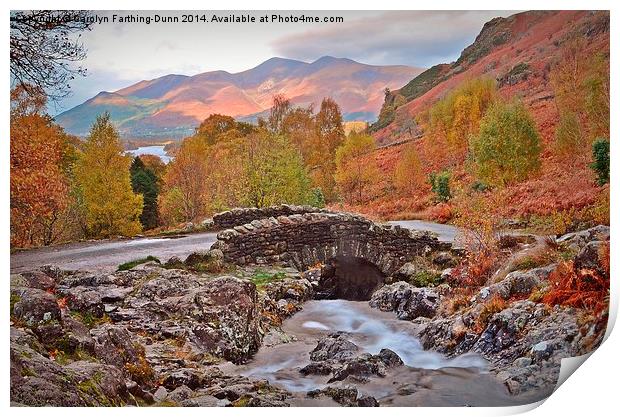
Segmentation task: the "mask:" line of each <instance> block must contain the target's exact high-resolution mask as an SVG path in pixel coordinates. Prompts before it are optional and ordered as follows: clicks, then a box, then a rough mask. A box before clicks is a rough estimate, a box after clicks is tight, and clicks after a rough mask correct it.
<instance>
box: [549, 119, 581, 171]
mask: <svg viewBox="0 0 620 417" xmlns="http://www.w3.org/2000/svg"><path fill="white" fill-rule="evenodd" d="M583 148H584V136H583V133H582V131H581V125H580V122H579V118H578V117H577V114H576V113H574V112H565V113H562V114H561V115H560V122H559V123H558V125H557V126H556V129H555V140H554V142H553V152H554V153H555V154H556V155H557V156H558V157H560V158H562V159H566V160H567V159H571V158H572V157H573V156H575V155H576V154H579V153H580V150H581V149H583Z"/></svg>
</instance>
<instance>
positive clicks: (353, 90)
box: [56, 56, 422, 138]
mask: <svg viewBox="0 0 620 417" xmlns="http://www.w3.org/2000/svg"><path fill="white" fill-rule="evenodd" d="M420 72H422V69H419V68H413V67H408V66H403V65H394V66H375V65H366V64H361V63H359V62H355V61H353V60H350V59H346V58H334V57H329V56H325V57H322V58H320V59H318V60H316V61H314V62H311V63H307V62H302V61H296V60H292V59H284V58H271V59H269V60H267V61H265V62H263V63H262V64H260V65H258V66H257V67H255V68H252V69H249V70H247V71H243V72H239V73H235V74H231V73H228V72H226V71H211V72H205V73H202V74H198V75H194V76H191V77H190V76H185V75H174V74H171V75H166V76H163V77H160V78H156V79H153V80H148V81H140V82H138V83H136V84H133V85H131V86H128V87H125V88H122V89H120V90H118V91H114V92H101V93H99V94H97V95H96V96H95V97H93V98H91V99H89V100H87V101H86V102H84V103H82V104H80V105H78V106H76V107H74V108H72V109H70V110H67V111H65V112H64V113H61V114H59V115H58V116H56V121H57V122H58V123H59V124H60V125H61V126H63V127H64V128H65V130H66V131H67V132H69V133H72V134H75V135H79V136H84V135H86V134H87V133H88V130H89V128H90V125H91V124H92V123H93V121H94V119H95V117H96V116H97V115H98V114H100V113H102V112H104V111H108V112H110V114H111V117H112V120H113V121H114V122H115V123H116V124H117V126H118V128H119V131H120V132H121V135H123V136H124V137H135V138H147V137H153V138H157V137H159V138H162V137H168V138H169V137H183V136H187V135H188V134H191V133H192V131H193V129H194V128H195V127H196V126H197V125H198V124H199V123H200V122H201V121H202V120H204V119H205V118H206V117H207V116H209V115H210V114H212V113H221V114H226V115H230V116H234V117H236V118H239V119H243V120H252V119H255V118H256V116H257V115H259V114H261V113H265V112H266V111H268V110H269V108H270V107H271V103H272V98H273V96H274V95H275V94H284V95H285V96H286V97H288V98H289V99H290V100H291V101H292V102H293V103H294V104H297V105H304V106H305V105H309V104H314V105H315V106H318V105H319V104H320V102H321V100H322V99H323V98H324V97H332V98H333V99H334V100H336V102H337V103H338V104H339V105H340V106H341V109H342V112H343V114H344V117H345V119H346V120H366V121H372V120H375V119H376V117H377V114H378V111H379V109H380V107H381V103H382V102H383V98H384V90H385V89H386V88H390V89H392V88H397V87H399V86H401V85H403V84H404V83H406V82H407V81H408V80H410V79H411V78H412V77H415V76H416V75H418V74H419V73H420Z"/></svg>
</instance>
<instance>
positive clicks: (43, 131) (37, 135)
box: [10, 86, 69, 246]
mask: <svg viewBox="0 0 620 417" xmlns="http://www.w3.org/2000/svg"><path fill="white" fill-rule="evenodd" d="M34 90H37V92H36V94H35V93H34ZM45 104H46V97H45V95H44V94H43V91H42V90H41V89H39V88H37V87H32V86H31V87H30V88H28V89H26V88H24V87H23V86H18V87H16V88H15V89H13V91H11V122H10V127H11V130H10V148H11V158H10V166H11V177H10V183H11V185H10V189H11V203H10V207H11V244H12V245H15V246H36V245H49V244H51V243H53V242H54V241H55V240H57V239H58V238H59V226H60V225H59V223H60V221H61V217H62V213H63V211H64V210H65V208H66V207H67V204H68V186H67V180H66V177H65V175H64V172H63V170H64V163H65V157H66V153H67V149H68V146H69V145H68V144H67V136H66V135H65V134H64V132H63V131H62V129H61V128H60V127H59V126H58V125H56V124H54V123H53V122H52V119H51V117H49V116H47V115H46V114H45V113H44V108H45Z"/></svg>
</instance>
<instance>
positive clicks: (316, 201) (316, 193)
mask: <svg viewBox="0 0 620 417" xmlns="http://www.w3.org/2000/svg"><path fill="white" fill-rule="evenodd" d="M310 205H311V206H312V207H318V208H323V207H325V195H323V190H321V188H313V189H312V190H311V196H310Z"/></svg>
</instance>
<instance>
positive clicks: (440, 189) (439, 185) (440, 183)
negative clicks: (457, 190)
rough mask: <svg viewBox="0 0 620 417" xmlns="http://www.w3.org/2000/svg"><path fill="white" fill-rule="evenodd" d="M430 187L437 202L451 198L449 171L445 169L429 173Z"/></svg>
mask: <svg viewBox="0 0 620 417" xmlns="http://www.w3.org/2000/svg"><path fill="white" fill-rule="evenodd" d="M428 181H429V183H430V184H431V189H432V191H433V192H434V193H435V199H436V200H437V201H439V202H446V201H448V200H450V198H452V194H451V192H450V173H449V172H447V171H443V172H439V173H431V174H430V175H429V176H428Z"/></svg>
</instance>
